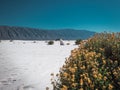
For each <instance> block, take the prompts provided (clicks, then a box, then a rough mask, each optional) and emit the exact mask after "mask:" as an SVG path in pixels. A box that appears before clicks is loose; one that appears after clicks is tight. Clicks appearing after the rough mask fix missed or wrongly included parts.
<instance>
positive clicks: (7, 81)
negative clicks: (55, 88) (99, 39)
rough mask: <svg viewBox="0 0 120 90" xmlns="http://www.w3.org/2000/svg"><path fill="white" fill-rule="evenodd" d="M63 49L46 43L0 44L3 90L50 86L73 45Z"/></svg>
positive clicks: (30, 89)
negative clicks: (52, 77) (52, 76)
mask: <svg viewBox="0 0 120 90" xmlns="http://www.w3.org/2000/svg"><path fill="white" fill-rule="evenodd" d="M67 42H70V45H64V46H60V45H59V42H58V41H57V42H55V44H54V45H47V43H45V41H37V42H36V43H33V41H13V42H9V41H2V42H1V43H0V90H45V88H46V87H47V86H49V87H51V85H50V78H51V76H50V74H51V73H52V72H55V73H57V72H58V71H59V68H60V67H61V66H62V65H63V63H64V61H65V58H66V57H68V56H69V55H70V51H71V50H72V49H74V48H75V47H77V46H76V45H74V41H66V42H65V43H67ZM50 90H52V89H50Z"/></svg>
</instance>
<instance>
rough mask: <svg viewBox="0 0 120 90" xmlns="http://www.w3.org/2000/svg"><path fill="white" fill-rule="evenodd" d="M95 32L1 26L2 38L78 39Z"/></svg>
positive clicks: (0, 37)
mask: <svg viewBox="0 0 120 90" xmlns="http://www.w3.org/2000/svg"><path fill="white" fill-rule="evenodd" d="M94 34H95V32H93V31H88V30H75V29H50V30H46V29H36V28H29V27H17V26H0V39H1V40H56V39H60V38H61V39H64V40H76V39H87V38H89V37H91V36H93V35H94Z"/></svg>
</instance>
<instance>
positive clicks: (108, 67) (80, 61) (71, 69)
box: [52, 32, 120, 90]
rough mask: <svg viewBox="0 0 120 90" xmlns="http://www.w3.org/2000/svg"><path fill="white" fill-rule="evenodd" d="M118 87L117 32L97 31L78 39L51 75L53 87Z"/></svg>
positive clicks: (73, 89)
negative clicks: (67, 56) (68, 54)
mask: <svg viewBox="0 0 120 90" xmlns="http://www.w3.org/2000/svg"><path fill="white" fill-rule="evenodd" d="M52 75H53V74H52ZM119 89H120V33H106V32H105V33H101V34H96V35H95V36H94V37H92V38H89V39H88V40H86V42H83V43H82V42H81V44H80V45H79V48H75V49H74V50H72V51H71V55H70V57H69V58H66V61H65V64H64V65H63V67H62V68H61V69H60V74H59V75H58V76H57V79H56V78H55V77H54V90H119Z"/></svg>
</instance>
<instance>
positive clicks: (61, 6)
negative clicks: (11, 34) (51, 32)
mask: <svg viewBox="0 0 120 90" xmlns="http://www.w3.org/2000/svg"><path fill="white" fill-rule="evenodd" d="M0 25H9V26H23V27H33V28H42V29H63V28H64V29H65V28H72V29H87V30H91V31H96V32H103V31H111V32H118V31H120V0H0Z"/></svg>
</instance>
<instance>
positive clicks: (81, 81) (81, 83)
mask: <svg viewBox="0 0 120 90" xmlns="http://www.w3.org/2000/svg"><path fill="white" fill-rule="evenodd" d="M80 85H81V86H82V85H83V79H82V78H81V79H80Z"/></svg>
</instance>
